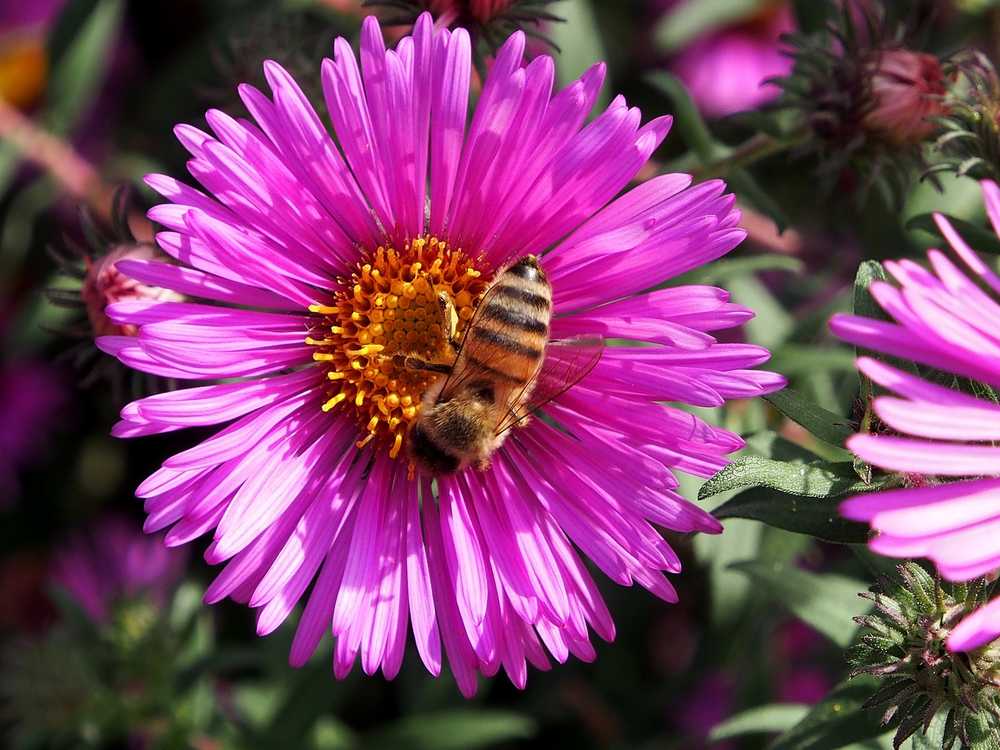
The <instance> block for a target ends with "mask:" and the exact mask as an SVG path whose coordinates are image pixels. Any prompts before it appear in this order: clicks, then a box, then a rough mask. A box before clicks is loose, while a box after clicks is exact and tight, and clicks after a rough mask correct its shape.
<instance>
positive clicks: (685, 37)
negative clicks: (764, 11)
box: [653, 0, 768, 52]
mask: <svg viewBox="0 0 1000 750" xmlns="http://www.w3.org/2000/svg"><path fill="white" fill-rule="evenodd" d="M767 2H768V0H698V2H696V3H681V4H680V5H678V6H676V7H675V9H673V10H671V11H670V12H669V13H665V14H664V15H663V17H662V18H661V19H660V20H659V21H658V22H657V24H656V27H655V28H654V29H653V38H654V39H655V41H656V43H657V45H658V46H659V47H660V48H661V49H662V50H663V51H664V52H674V51H676V50H678V49H680V48H681V47H683V46H684V45H685V44H687V43H688V42H690V41H692V40H694V39H695V38H697V37H699V36H701V35H702V34H705V33H707V32H710V31H712V30H713V29H717V28H719V27H720V26H725V25H728V24H731V23H735V22H736V21H740V20H742V19H744V18H748V17H750V16H752V15H753V14H754V13H756V12H757V11H759V10H760V9H761V8H762V7H764V5H765V4H766V3H767Z"/></svg>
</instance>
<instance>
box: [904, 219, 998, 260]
mask: <svg viewBox="0 0 1000 750" xmlns="http://www.w3.org/2000/svg"><path fill="white" fill-rule="evenodd" d="M946 218H947V219H948V221H950V222H951V224H952V226H953V227H955V229H956V230H957V231H958V233H959V234H961V235H962V237H963V238H964V239H965V241H966V242H968V243H969V244H970V245H971V246H972V247H973V248H974V249H975V250H978V251H979V252H982V253H990V254H992V255H1000V239H998V238H997V236H996V234H994V233H993V232H992V231H990V230H989V229H986V228H984V227H978V226H976V225H975V224H971V223H970V222H968V221H965V220H964V219H959V218H957V217H955V216H948V215H946ZM906 228H907V229H909V230H911V231H912V230H914V229H922V230H923V231H925V232H930V233H931V234H933V235H934V236H935V237H940V236H941V232H940V230H939V229H938V228H937V224H935V223H934V215H933V214H920V215H919V216H914V217H913V218H912V219H910V220H909V221H908V222H906Z"/></svg>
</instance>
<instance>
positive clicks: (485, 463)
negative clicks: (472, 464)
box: [476, 456, 490, 471]
mask: <svg viewBox="0 0 1000 750" xmlns="http://www.w3.org/2000/svg"><path fill="white" fill-rule="evenodd" d="M476 468H477V469H479V471H486V470H488V469H489V468H490V457H489V456H486V457H485V458H481V459H479V460H478V461H476Z"/></svg>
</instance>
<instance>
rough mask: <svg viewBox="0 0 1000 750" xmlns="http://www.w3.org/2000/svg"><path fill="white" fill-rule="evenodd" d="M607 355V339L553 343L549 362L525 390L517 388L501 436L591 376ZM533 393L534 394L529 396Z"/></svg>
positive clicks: (503, 419) (499, 428) (501, 424)
mask: <svg viewBox="0 0 1000 750" xmlns="http://www.w3.org/2000/svg"><path fill="white" fill-rule="evenodd" d="M603 354H604V339H602V338H601V337H599V336H580V337H575V338H571V339H560V340H559V341H550V342H549V345H548V346H547V347H546V348H545V363H544V364H543V365H542V367H541V368H540V369H539V371H538V373H536V375H535V377H534V378H533V379H532V380H531V381H529V382H528V383H527V384H525V386H524V387H523V388H517V389H514V391H513V393H511V394H510V396H509V397H508V399H507V407H506V409H504V413H503V416H502V417H501V419H500V422H499V423H498V424H497V427H496V433H495V434H497V435H500V434H502V433H504V432H506V431H507V430H509V429H511V428H512V427H515V426H517V425H518V424H520V423H521V422H523V421H524V420H525V419H527V418H528V417H530V416H531V415H532V414H534V413H535V412H537V411H538V410H539V409H541V408H542V407H543V406H545V404H547V403H549V402H550V401H551V400H552V399H554V398H556V397H557V396H560V395H562V394H563V393H565V392H566V391H568V390H569V389H570V388H572V387H573V386H574V385H576V384H577V383H579V382H580V381H581V380H583V379H584V378H585V377H587V375H589V374H590V372H591V370H593V369H594V367H596V366H597V363H598V362H599V361H600V360H601V356H602V355H603ZM529 390H530V395H528V397H527V398H525V394H526V393H528V391H529Z"/></svg>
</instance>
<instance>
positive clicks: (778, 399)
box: [764, 388, 854, 447]
mask: <svg viewBox="0 0 1000 750" xmlns="http://www.w3.org/2000/svg"><path fill="white" fill-rule="evenodd" d="M764 399H765V400H767V402H768V403H769V404H771V405H772V406H773V407H774V408H775V409H777V410H778V411H780V412H781V413H782V414H784V415H785V416H786V417H788V418H789V419H790V420H792V421H793V422H795V423H797V424H800V425H802V426H803V427H805V428H806V429H807V430H809V432H810V433H812V434H813V435H815V436H816V437H818V438H819V439H820V440H822V441H824V442H826V443H830V445H836V446H838V447H840V446H843V444H844V441H845V440H847V438H849V437H850V436H851V435H852V434H854V427H853V425H851V423H850V422H849V421H848V420H847V419H846V418H844V417H842V416H840V415H839V414H834V413H833V412H832V411H828V410H826V409H824V408H823V407H822V406H819V405H818V404H814V403H813V402H811V401H809V400H808V399H806V398H805V397H804V396H802V394H800V393H798V392H797V391H794V390H792V389H791V388H785V389H784V390H783V391H778V392H777V393H772V394H770V395H768V396H764Z"/></svg>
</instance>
